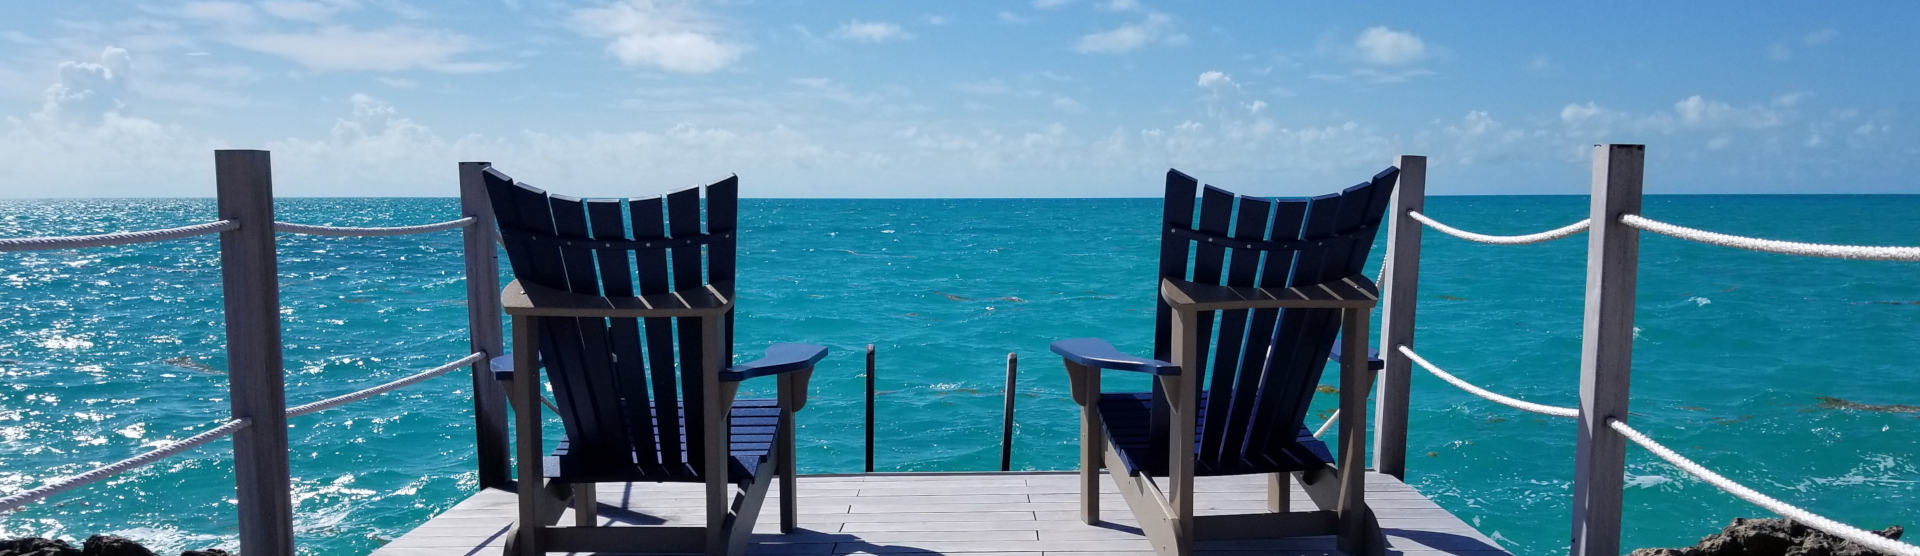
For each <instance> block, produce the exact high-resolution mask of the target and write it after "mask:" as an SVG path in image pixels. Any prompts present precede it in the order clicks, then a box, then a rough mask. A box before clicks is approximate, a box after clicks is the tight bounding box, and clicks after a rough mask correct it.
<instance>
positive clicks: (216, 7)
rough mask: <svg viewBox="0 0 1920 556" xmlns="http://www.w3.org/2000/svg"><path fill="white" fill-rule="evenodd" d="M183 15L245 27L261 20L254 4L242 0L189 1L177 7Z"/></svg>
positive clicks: (199, 19)
mask: <svg viewBox="0 0 1920 556" xmlns="http://www.w3.org/2000/svg"><path fill="white" fill-rule="evenodd" d="M175 13H178V14H179V15H180V16H181V17H185V18H188V19H193V20H198V21H204V22H208V23H215V24H219V25H226V26H229V27H244V26H248V25H252V24H253V23H254V22H256V21H258V20H259V12H257V11H255V10H254V9H253V6H252V5H249V4H243V3H240V2H188V3H185V4H181V5H180V6H179V7H178V8H176V9H175Z"/></svg>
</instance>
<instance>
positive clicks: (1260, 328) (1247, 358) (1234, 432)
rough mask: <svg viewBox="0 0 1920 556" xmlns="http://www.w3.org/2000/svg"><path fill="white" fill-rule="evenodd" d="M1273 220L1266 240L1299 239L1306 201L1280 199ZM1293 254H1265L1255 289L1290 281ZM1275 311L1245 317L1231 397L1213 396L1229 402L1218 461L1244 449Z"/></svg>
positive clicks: (1271, 342) (1270, 346) (1267, 355)
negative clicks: (1243, 346)
mask: <svg viewBox="0 0 1920 556" xmlns="http://www.w3.org/2000/svg"><path fill="white" fill-rule="evenodd" d="M1273 205H1274V207H1273V218H1272V221H1271V223H1270V224H1268V225H1267V228H1268V232H1267V233H1268V236H1269V237H1268V239H1269V240H1272V241H1285V240H1294V239H1300V232H1301V223H1302V220H1303V219H1305V218H1306V214H1307V201H1306V200H1305V199H1283V200H1278V201H1275V202H1274V203H1273ZM1297 254H1298V252H1297V251H1269V252H1267V253H1266V254H1265V256H1264V260H1263V262H1262V266H1261V269H1260V279H1259V282H1258V283H1257V285H1258V286H1260V287H1263V288H1274V287H1281V286H1285V285H1287V280H1289V279H1291V278H1292V271H1293V260H1294V257H1295V256H1296V255H1297ZM1279 315H1280V310H1279V309H1256V310H1254V311H1252V314H1250V315H1248V316H1247V320H1248V326H1247V347H1246V349H1245V351H1244V352H1243V353H1241V355H1240V374H1239V376H1238V377H1235V380H1234V383H1233V392H1232V395H1231V396H1222V395H1221V394H1215V396H1216V397H1227V398H1231V400H1232V402H1231V404H1230V405H1229V407H1228V408H1227V413H1225V414H1223V415H1222V417H1223V420H1225V421H1226V422H1227V423H1226V427H1225V428H1226V433H1225V437H1226V438H1228V439H1231V440H1226V441H1223V442H1224V445H1223V446H1222V447H1221V453H1222V456H1221V457H1228V456H1231V455H1232V454H1234V453H1235V452H1236V451H1241V450H1242V448H1243V447H1244V446H1245V442H1244V440H1245V439H1246V437H1247V429H1249V428H1250V427H1251V424H1252V422H1253V415H1254V407H1255V401H1256V400H1255V395H1256V394H1258V393H1259V392H1260V381H1261V380H1263V377H1265V376H1266V371H1267V360H1268V359H1269V358H1271V357H1272V356H1273V353H1272V352H1271V350H1272V349H1273V348H1274V346H1275V344H1274V331H1275V329H1276V328H1277V327H1278V324H1279Z"/></svg>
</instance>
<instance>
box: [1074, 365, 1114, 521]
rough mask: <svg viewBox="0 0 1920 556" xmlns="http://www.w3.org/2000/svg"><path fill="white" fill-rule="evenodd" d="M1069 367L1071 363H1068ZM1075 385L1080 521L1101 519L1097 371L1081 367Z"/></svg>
mask: <svg viewBox="0 0 1920 556" xmlns="http://www.w3.org/2000/svg"><path fill="white" fill-rule="evenodd" d="M1069 368H1070V369H1071V368H1072V364H1069ZM1079 370H1080V371H1081V372H1080V380H1077V381H1074V382H1075V384H1074V386H1075V387H1077V388H1079V389H1080V390H1081V391H1080V392H1079V395H1077V396H1074V397H1075V398H1078V399H1080V400H1082V401H1083V405H1082V406H1081V408H1080V521H1083V522H1086V524H1087V525H1094V524H1098V523H1100V465H1101V463H1102V462H1103V461H1104V458H1103V453H1102V452H1103V450H1102V449H1103V448H1105V447H1106V446H1105V443H1106V434H1104V433H1103V432H1102V431H1101V430H1100V403H1099V402H1100V373H1099V371H1097V370H1089V369H1086V368H1084V367H1082V368H1081V369H1079Z"/></svg>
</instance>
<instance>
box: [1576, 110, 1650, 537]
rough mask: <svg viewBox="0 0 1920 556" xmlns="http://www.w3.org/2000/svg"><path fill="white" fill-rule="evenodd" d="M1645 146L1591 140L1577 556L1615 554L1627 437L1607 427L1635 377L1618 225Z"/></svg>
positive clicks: (1627, 242) (1630, 249)
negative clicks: (1590, 209)
mask: <svg viewBox="0 0 1920 556" xmlns="http://www.w3.org/2000/svg"><path fill="white" fill-rule="evenodd" d="M1646 154H1647V149H1646V146H1644V145H1594V147H1593V200H1592V205H1593V212H1592V219H1593V220H1592V228H1590V229H1588V230H1587V311H1586V324H1585V326H1584V327H1583V329H1582V330H1583V334H1582V338H1583V341H1582V342H1581V345H1580V416H1579V427H1580V428H1579V431H1578V435H1577V436H1576V437H1575V442H1576V444H1575V449H1574V464H1573V465H1574V471H1573V541H1572V550H1571V553H1572V554H1574V555H1576V556H1619V554H1620V507H1621V505H1620V499H1621V494H1622V492H1621V488H1622V482H1623V477H1622V475H1623V473H1624V472H1625V468H1626V457H1627V446H1626V439H1624V438H1622V437H1621V436H1620V434H1619V433H1616V432H1614V431H1613V429H1611V428H1609V427H1608V426H1607V421H1608V420H1609V419H1619V420H1622V421H1625V420H1626V418H1627V384H1628V378H1629V377H1630V376H1631V375H1632V358H1633V302H1634V279H1635V275H1636V274H1637V273H1638V270H1639V257H1640V235H1639V232H1638V231H1636V230H1634V229H1633V228H1631V227H1628V226H1627V225H1625V224H1621V223H1620V216H1621V215H1623V214H1639V213H1640V185H1641V184H1640V181H1641V175H1642V168H1643V164H1644V163H1645V161H1646Z"/></svg>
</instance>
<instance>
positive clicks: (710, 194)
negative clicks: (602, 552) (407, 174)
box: [484, 168, 739, 480]
mask: <svg viewBox="0 0 1920 556" xmlns="http://www.w3.org/2000/svg"><path fill="white" fill-rule="evenodd" d="M484 181H485V183H486V188H487V194H488V197H489V200H490V201H491V203H492V205H493V210H494V215H495V218H496V219H497V220H498V222H499V227H500V238H501V243H502V245H503V246H504V247H505V248H506V251H507V259H508V261H509V262H510V265H511V267H512V270H513V276H514V278H516V279H518V280H521V281H525V282H529V283H533V284H538V285H540V286H544V287H548V288H553V289H557V290H561V291H566V292H571V293H577V294H584V295H595V296H609V297H630V296H634V295H648V294H657V293H667V292H674V291H682V290H694V289H700V288H704V287H707V286H709V285H710V286H711V287H713V288H714V289H715V290H717V291H719V292H720V293H721V294H722V295H725V296H726V297H727V298H728V299H732V298H733V294H734V270H735V260H736V258H735V249H736V245H737V243H738V240H737V238H736V234H737V226H738V220H739V218H738V214H739V180H738V177H737V176H729V177H727V178H726V179H723V180H720V181H719V182H716V183H714V184H712V185H708V186H705V187H693V188H688V189H683V190H680V191H675V192H672V193H668V194H666V195H663V196H659V197H652V198H633V199H581V198H577V197H569V196H566V195H559V194H551V193H548V192H546V191H544V190H541V189H539V188H536V187H533V186H530V185H527V184H525V183H520V182H516V181H514V180H513V178H510V177H508V176H506V175H505V174H502V173H500V172H498V171H496V170H494V169H491V168H489V169H487V170H486V171H485V172H484ZM703 192H704V193H705V198H704V201H705V202H704V203H702V200H703V199H702V193H703ZM703 204H704V205H705V207H704V208H705V211H704V212H705V218H704V219H703V218H702V214H701V213H702V212H703V211H702V205H703ZM703 224H704V226H703ZM725 320H726V322H725V325H724V326H723V328H722V329H723V331H724V332H723V334H724V336H723V337H722V338H720V342H719V343H720V345H721V346H724V347H723V348H722V357H724V359H722V360H721V361H720V363H721V364H722V365H724V364H726V363H727V362H728V361H731V360H732V355H733V347H732V342H731V339H732V337H733V313H732V312H731V311H729V312H728V313H727V314H726V317H725ZM674 321H680V322H678V323H676V322H674ZM699 324H700V323H699V322H698V319H697V318H693V317H658V318H646V319H634V318H624V319H623V318H544V319H542V320H541V322H540V327H539V341H540V348H539V349H540V359H541V364H542V365H543V366H545V367H546V370H547V376H548V380H549V382H550V383H551V384H552V387H553V394H554V405H555V406H557V407H558V408H559V413H560V417H561V421H562V422H563V424H564V426H565V429H566V435H567V436H566V441H565V442H564V443H563V446H562V448H561V450H559V451H557V452H556V455H558V456H559V465H560V469H559V470H557V471H558V473H559V474H562V475H568V476H574V475H581V476H618V475H622V474H633V473H631V471H632V470H634V468H636V467H638V468H639V470H640V471H639V473H640V474H644V475H649V476H671V477H681V478H683V479H684V480H704V479H703V477H702V472H703V470H704V469H705V467H704V454H705V453H706V452H705V450H703V449H702V447H703V442H702V440H703V438H704V435H703V432H704V429H705V427H706V426H710V425H714V424H709V423H705V422H703V419H702V416H703V415H705V413H704V412H703V411H702V406H701V404H702V387H703V386H702V381H701V380H700V378H699V375H697V374H695V373H697V372H699V369H703V368H705V366H704V363H705V362H703V361H701V346H702V343H703V340H704V339H705V338H703V337H702V332H701V327H700V325H699ZM676 325H677V326H676ZM516 347H518V346H516ZM682 370H685V374H684V376H683V375H682V373H681V371H682ZM534 376H538V375H534ZM683 416H684V418H683ZM682 423H684V425H682ZM683 426H684V431H683V430H681V428H682V427H683ZM718 426H723V427H724V424H720V425H718Z"/></svg>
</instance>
